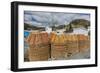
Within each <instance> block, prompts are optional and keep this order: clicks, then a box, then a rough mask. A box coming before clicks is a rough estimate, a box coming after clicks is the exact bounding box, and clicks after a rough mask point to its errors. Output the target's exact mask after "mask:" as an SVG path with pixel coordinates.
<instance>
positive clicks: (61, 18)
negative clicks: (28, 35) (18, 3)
mask: <svg viewBox="0 0 100 73" xmlns="http://www.w3.org/2000/svg"><path fill="white" fill-rule="evenodd" d="M74 19H86V20H89V21H90V14H84V13H62V12H36V11H35V12H34V11H24V23H28V24H31V25H35V26H50V25H53V23H56V24H58V25H63V24H68V23H70V22H71V21H72V20H74Z"/></svg>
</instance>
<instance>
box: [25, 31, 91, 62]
mask: <svg viewBox="0 0 100 73" xmlns="http://www.w3.org/2000/svg"><path fill="white" fill-rule="evenodd" d="M26 41H27V43H28V44H29V49H28V50H27V53H26V57H27V58H28V60H29V61H44V60H64V59H68V58H69V57H71V56H73V55H75V54H78V53H80V52H85V51H87V50H89V49H90V38H89V36H86V35H83V34H64V33H63V34H59V35H58V34H56V33H54V32H51V33H50V34H48V33H46V32H31V33H30V35H29V36H28V38H27V39H26Z"/></svg>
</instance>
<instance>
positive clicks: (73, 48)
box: [51, 33, 79, 60]
mask: <svg viewBox="0 0 100 73" xmlns="http://www.w3.org/2000/svg"><path fill="white" fill-rule="evenodd" d="M51 35H52V39H51V58H52V59H54V60H56V59H67V58H68V57H69V56H72V55H74V54H76V53H78V52H79V47H78V45H79V44H78V37H77V35H68V34H61V35H56V34H53V33H51Z"/></svg>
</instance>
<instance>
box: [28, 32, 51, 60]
mask: <svg viewBox="0 0 100 73" xmlns="http://www.w3.org/2000/svg"><path fill="white" fill-rule="evenodd" d="M27 43H28V44H29V49H28V59H29V61H42V60H48V59H49V57H50V42H49V36H48V34H47V33H46V32H31V33H30V35H29V36H28V38H27Z"/></svg>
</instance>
